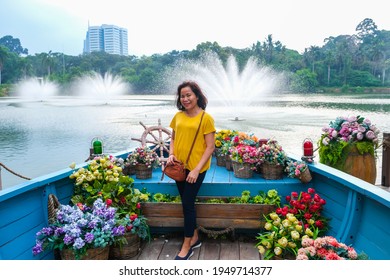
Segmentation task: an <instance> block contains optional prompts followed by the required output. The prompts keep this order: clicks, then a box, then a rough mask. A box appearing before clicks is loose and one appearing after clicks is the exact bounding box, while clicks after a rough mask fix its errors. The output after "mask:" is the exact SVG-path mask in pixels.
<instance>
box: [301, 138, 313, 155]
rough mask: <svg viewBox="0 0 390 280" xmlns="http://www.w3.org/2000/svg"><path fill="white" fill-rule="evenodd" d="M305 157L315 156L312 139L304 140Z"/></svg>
mask: <svg viewBox="0 0 390 280" xmlns="http://www.w3.org/2000/svg"><path fill="white" fill-rule="evenodd" d="M303 156H305V157H312V156H313V141H312V140H311V139H310V138H306V139H305V140H303Z"/></svg>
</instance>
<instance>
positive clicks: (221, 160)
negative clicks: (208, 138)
mask: <svg viewBox="0 0 390 280" xmlns="http://www.w3.org/2000/svg"><path fill="white" fill-rule="evenodd" d="M216 158H217V166H223V167H226V157H225V155H217V156H216Z"/></svg>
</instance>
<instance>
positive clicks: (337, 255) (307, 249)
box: [296, 236, 366, 260]
mask: <svg viewBox="0 0 390 280" xmlns="http://www.w3.org/2000/svg"><path fill="white" fill-rule="evenodd" d="M363 258H366V256H365V255H364V254H361V255H358V254H357V253H356V251H355V249H354V248H353V247H350V246H347V245H345V244H344V243H341V242H338V241H337V239H336V238H334V237H332V236H324V237H318V238H316V239H311V238H309V237H307V238H303V239H302V247H301V248H299V250H298V254H297V258H296V259H297V260H357V259H363Z"/></svg>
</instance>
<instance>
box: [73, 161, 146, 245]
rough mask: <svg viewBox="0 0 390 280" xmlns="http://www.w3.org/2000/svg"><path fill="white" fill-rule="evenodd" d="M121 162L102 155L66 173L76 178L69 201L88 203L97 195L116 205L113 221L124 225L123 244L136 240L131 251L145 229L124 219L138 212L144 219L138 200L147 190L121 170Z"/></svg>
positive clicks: (98, 197) (143, 198)
mask: <svg viewBox="0 0 390 280" xmlns="http://www.w3.org/2000/svg"><path fill="white" fill-rule="evenodd" d="M122 165H123V162H122V161H119V160H118V159H116V158H115V157H113V156H103V157H96V158H94V159H93V160H91V161H90V162H89V164H88V165H87V167H86V168H80V169H78V170H76V171H74V172H73V173H72V174H71V175H70V176H69V177H70V178H71V179H73V180H75V188H74V194H73V196H72V197H71V202H72V203H73V204H74V205H79V204H87V205H89V206H90V205H92V204H93V203H94V201H96V200H97V199H102V200H103V201H105V203H106V204H107V205H108V206H111V207H115V208H116V209H117V211H116V221H117V222H118V224H121V225H123V226H125V229H126V232H125V238H126V240H127V244H126V242H124V243H125V244H124V246H123V247H125V248H127V247H134V246H133V245H132V243H135V245H138V247H137V249H134V251H137V252H138V249H139V239H140V237H141V238H146V237H145V236H144V234H143V232H144V230H143V228H135V229H137V231H136V232H135V229H134V228H133V229H132V230H130V229H131V227H130V224H129V223H128V224H126V223H125V221H128V219H127V217H134V215H137V217H139V219H140V220H141V221H145V220H144V217H143V216H142V215H141V214H142V211H141V203H142V202H144V201H147V200H148V194H147V193H143V192H141V191H139V190H138V189H136V188H134V179H133V178H131V177H129V176H125V175H124V174H123V173H122V167H121V166H122ZM144 226H145V227H146V226H147V225H146V224H145V225H144ZM147 231H148V230H147ZM140 232H142V233H141V234H140ZM132 240H134V242H133V241H132ZM122 243H123V242H122ZM118 245H121V244H118V243H117V242H116V243H114V244H113V247H118ZM126 250H127V249H126Z"/></svg>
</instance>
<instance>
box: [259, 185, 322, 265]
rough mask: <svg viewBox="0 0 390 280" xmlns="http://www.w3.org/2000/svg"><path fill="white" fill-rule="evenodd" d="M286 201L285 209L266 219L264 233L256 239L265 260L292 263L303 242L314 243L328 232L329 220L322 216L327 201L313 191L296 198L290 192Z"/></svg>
mask: <svg viewBox="0 0 390 280" xmlns="http://www.w3.org/2000/svg"><path fill="white" fill-rule="evenodd" d="M286 201H287V202H288V204H287V205H284V206H283V207H280V208H277V209H276V211H275V212H272V213H269V214H268V215H267V216H265V220H266V223H265V225H264V228H265V230H266V231H264V232H261V233H260V234H259V235H258V236H257V237H256V239H257V240H258V243H257V244H256V246H257V248H258V249H259V252H260V254H262V255H263V258H264V259H266V260H267V259H272V258H273V257H282V258H292V257H293V258H294V259H295V256H296V255H297V253H298V250H299V249H300V248H301V247H302V240H303V239H305V238H313V239H316V238H317V237H318V236H321V235H324V234H325V232H326V230H327V227H328V219H327V218H325V217H323V216H322V215H321V211H322V210H323V207H324V205H325V204H326V201H325V200H324V199H322V198H321V196H320V195H319V194H317V193H316V192H315V190H314V189H313V188H309V189H308V190H307V192H301V193H300V194H299V195H298V193H297V192H292V193H291V195H290V196H286Z"/></svg>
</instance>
